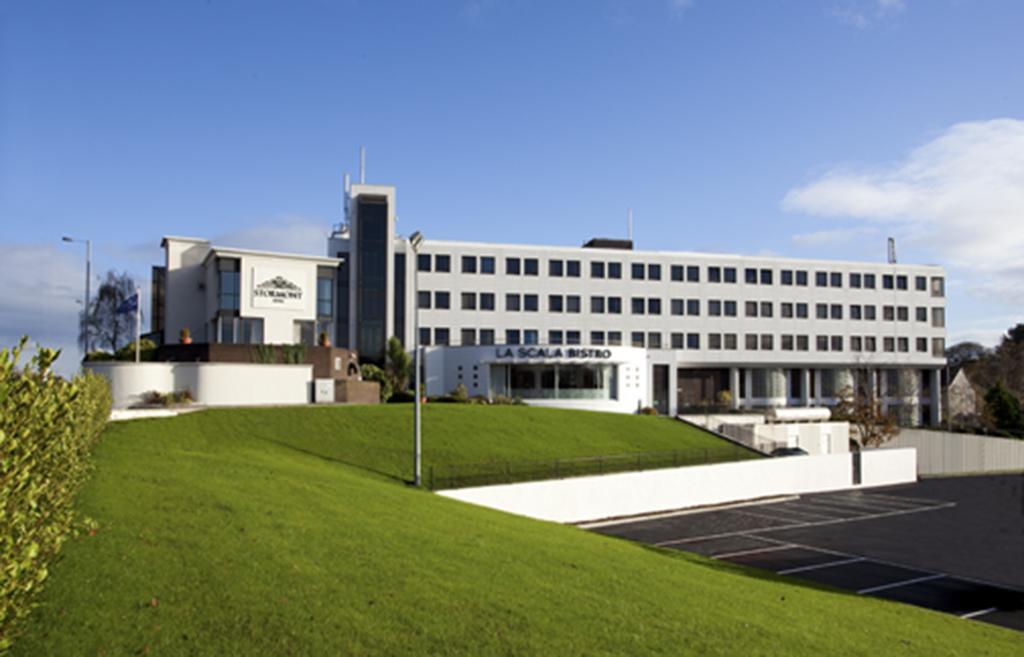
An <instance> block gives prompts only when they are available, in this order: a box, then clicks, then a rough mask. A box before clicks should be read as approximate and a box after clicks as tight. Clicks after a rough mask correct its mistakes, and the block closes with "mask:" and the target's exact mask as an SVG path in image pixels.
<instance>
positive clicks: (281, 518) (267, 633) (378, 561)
mask: <svg viewBox="0 0 1024 657" xmlns="http://www.w3.org/2000/svg"><path fill="white" fill-rule="evenodd" d="M492 410H493V409H492ZM307 412H308V413H310V416H309V417H314V416H316V415H317V414H318V413H319V412H320V411H319V410H316V411H315V412H314V411H313V410H307ZM445 412H448V411H445ZM451 412H453V413H456V414H457V413H458V411H451ZM268 417H270V416H266V415H265V416H263V418H264V420H267V418H268ZM290 417H291V419H292V421H293V422H298V421H300V420H302V419H303V416H302V415H301V414H299V415H291V416H290ZM434 419H435V421H436V420H437V417H435V418H434ZM206 421H210V422H211V423H213V424H216V423H218V422H226V421H227V419H226V418H224V417H217V414H205V413H204V414H201V415H195V416H191V417H181V418H175V419H169V420H148V421H137V422H131V423H122V424H117V425H112V426H111V427H110V428H109V429H108V431H107V433H106V434H105V436H104V440H103V443H102V444H101V446H100V448H99V449H98V451H97V454H96V463H97V471H96V473H95V476H94V478H93V480H92V481H91V482H90V483H89V485H88V486H87V487H86V489H85V490H84V491H83V494H82V497H81V499H80V501H79V506H80V509H81V511H82V513H84V514H86V515H89V516H92V517H93V518H96V519H97V520H98V521H99V522H100V524H101V528H100V530H99V531H98V533H97V534H96V535H95V536H83V537H81V538H79V539H76V540H75V541H73V542H72V543H70V544H69V545H68V546H67V547H66V549H65V556H64V558H63V560H62V562H61V563H60V564H58V566H57V567H56V568H55V569H54V572H53V574H52V576H51V579H50V581H49V582H48V584H47V590H46V591H45V592H44V595H43V606H42V607H41V608H40V609H39V610H37V612H36V613H34V614H33V616H32V618H31V621H30V624H29V627H28V628H27V633H26V635H25V636H23V637H22V638H21V639H20V640H19V641H17V642H16V643H15V650H14V654H16V655H97V654H107V655H125V654H152V655H161V654H162V655H195V654H200V655H256V654H282V655H283V654H287V655H306V654H310V655H313V654H316V655H321V654H323V655H335V654H467V655H486V654H546V655H555V654H558V655H562V654H601V653H605V654H651V653H663V654H671V655H680V654H688V653H689V654H708V655H716V654H721V655H739V654H742V655H758V654H789V655H820V654H840V653H842V654H864V655H869V654H870V655H878V654H908V655H909V654H918V655H944V654H963V655H968V654H970V655H982V654H1007V655H1009V654H1019V653H1017V649H1019V647H1020V636H1019V635H1018V634H1017V633H1014V632H1011V631H1009V630H1002V629H999V628H995V627H991V626H987V625H983V624H980V623H974V622H967V621H962V620H959V619H957V618H953V617H949V616H944V615H939V614H934V613H930V612H926V611H923V610H919V609H915V608H912V607H906V606H902V605H895V604H891V603H885V602H882V601H878V600H871V599H864V598H856V597H854V596H850V595H845V594H840V593H832V592H825V591H821V590H816V589H813V588H808V587H803V586H796V585H789V584H783V583H780V582H779V581H777V580H774V579H773V578H765V577H751V576H749V575H745V574H744V573H743V571H741V570H739V569H736V568H733V567H730V566H727V565H724V564H718V563H713V562H709V561H706V560H703V559H701V558H698V557H693V556H688V555H682V554H674V553H673V554H669V553H666V552H661V551H656V550H652V549H648V548H643V547H640V546H636V545H632V544H629V543H627V542H624V541H618V540H615V539H610V538H606V537H602V536H598V535H594V534H589V533H586V532H584V531H581V530H578V529H574V528H570V527H562V526H557V525H552V524H547V523H541V522H536V521H531V520H527V519H523V518H517V517H514V516H509V515H505V514H501V513H497V512H493V511H489V510H486V509H481V508H476V507H472V506H469V505H463V504H460V503H458V502H454V501H451V500H446V499H443V498H439V497H436V496H433V495H431V494H428V493H425V492H421V491H416V490H411V489H409V488H406V487H405V486H403V485H401V484H398V483H395V482H394V480H393V479H389V478H387V477H383V476H379V475H374V474H371V473H368V472H367V471H365V470H360V469H358V468H355V467H351V466H348V465H345V464H341V463H337V462H333V461H331V460H327V459H324V458H320V457H318V456H315V455H310V454H307V453H304V452H301V451H297V450H295V449H293V448H290V447H287V446H284V445H280V444H274V443H270V442H267V441H261V440H252V439H251V438H250V437H249V436H247V435H245V434H244V433H239V432H232V431H222V432H211V431H204V430H200V429H202V428H203V425H204V424H205V423H206ZM263 424H264V425H266V424H268V422H266V421H265V422H264V423H263ZM246 427H247V429H249V430H255V427H253V426H251V425H249V424H247V425H246ZM295 428H296V429H297V427H295ZM154 600H155V605H154Z"/></svg>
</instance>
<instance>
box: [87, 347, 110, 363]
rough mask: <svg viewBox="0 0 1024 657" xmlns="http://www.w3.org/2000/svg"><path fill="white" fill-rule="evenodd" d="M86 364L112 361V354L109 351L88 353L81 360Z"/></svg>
mask: <svg viewBox="0 0 1024 657" xmlns="http://www.w3.org/2000/svg"><path fill="white" fill-rule="evenodd" d="M82 360H83V361H85V362H86V363H95V362H98V361H106V360H114V354H112V353H110V352H109V351H102V350H100V351H90V352H89V353H87V354H86V355H85V358H83V359H82Z"/></svg>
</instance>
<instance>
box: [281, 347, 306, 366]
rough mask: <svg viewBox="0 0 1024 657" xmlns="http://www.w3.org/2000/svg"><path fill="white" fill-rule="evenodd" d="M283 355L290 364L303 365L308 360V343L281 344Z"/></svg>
mask: <svg viewBox="0 0 1024 657" xmlns="http://www.w3.org/2000/svg"><path fill="white" fill-rule="evenodd" d="M281 357H282V358H283V359H284V362H285V363H286V364H288V365H301V364H302V363H305V362H306V345H304V344H283V345H281Z"/></svg>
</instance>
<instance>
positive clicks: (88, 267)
mask: <svg viewBox="0 0 1024 657" xmlns="http://www.w3.org/2000/svg"><path fill="white" fill-rule="evenodd" d="M61 240H62V241H64V242H75V243H78V244H85V306H84V307H85V310H84V311H83V313H84V316H85V318H86V322H88V319H89V284H90V281H91V280H92V240H81V239H76V238H74V237H69V236H67V235H65V236H64V237H62V238H61ZM90 351H92V331H90V330H89V328H88V326H87V327H86V329H85V353H87V354H88V353H89V352H90Z"/></svg>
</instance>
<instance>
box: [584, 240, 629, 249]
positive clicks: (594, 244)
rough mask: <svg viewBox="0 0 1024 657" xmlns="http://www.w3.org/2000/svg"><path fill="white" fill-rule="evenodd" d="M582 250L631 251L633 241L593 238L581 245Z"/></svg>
mask: <svg viewBox="0 0 1024 657" xmlns="http://www.w3.org/2000/svg"><path fill="white" fill-rule="evenodd" d="M583 248H584V249H622V250H624V251H632V250H633V240H619V239H612V238H610V237H595V238H593V239H591V240H589V241H587V242H585V243H584V244H583Z"/></svg>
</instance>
